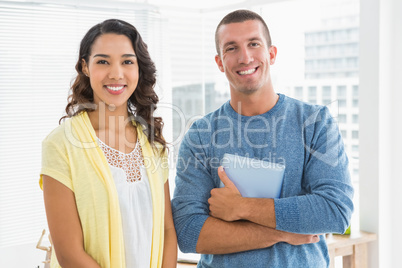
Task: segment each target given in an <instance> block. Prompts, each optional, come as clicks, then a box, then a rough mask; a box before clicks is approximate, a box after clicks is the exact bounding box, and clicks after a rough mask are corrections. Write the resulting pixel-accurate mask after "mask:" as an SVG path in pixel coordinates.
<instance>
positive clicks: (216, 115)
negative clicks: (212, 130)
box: [191, 101, 229, 129]
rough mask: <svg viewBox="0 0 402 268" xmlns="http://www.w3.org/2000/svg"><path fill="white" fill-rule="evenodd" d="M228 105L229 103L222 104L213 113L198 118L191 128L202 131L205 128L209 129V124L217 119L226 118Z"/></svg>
mask: <svg viewBox="0 0 402 268" xmlns="http://www.w3.org/2000/svg"><path fill="white" fill-rule="evenodd" d="M228 105H229V101H227V102H225V103H224V104H222V105H221V106H220V107H219V108H218V109H216V110H215V111H213V112H210V113H207V114H206V115H204V116H203V117H201V118H198V119H197V120H194V121H193V123H192V125H191V128H202V129H204V128H205V127H211V123H212V122H214V121H215V120H217V119H221V118H222V117H224V116H228V114H227V111H226V110H227V109H228V107H227V106H228Z"/></svg>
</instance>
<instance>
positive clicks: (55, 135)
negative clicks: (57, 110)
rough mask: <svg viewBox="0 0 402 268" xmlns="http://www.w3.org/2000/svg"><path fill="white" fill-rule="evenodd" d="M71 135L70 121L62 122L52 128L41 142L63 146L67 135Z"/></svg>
mask: <svg viewBox="0 0 402 268" xmlns="http://www.w3.org/2000/svg"><path fill="white" fill-rule="evenodd" d="M69 132H70V133H71V119H70V118H69V119H66V120H64V121H63V122H62V123H61V124H60V125H58V126H57V127H56V128H54V129H53V130H52V131H51V132H50V133H49V134H48V135H47V136H46V137H45V138H44V140H43V142H51V143H55V144H59V145H61V144H65V143H66V141H67V140H68V135H67V134H68V133H69Z"/></svg>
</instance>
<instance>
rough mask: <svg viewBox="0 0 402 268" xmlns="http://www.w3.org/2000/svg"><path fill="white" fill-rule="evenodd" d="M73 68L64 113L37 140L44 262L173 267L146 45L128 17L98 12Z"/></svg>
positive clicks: (161, 144)
mask: <svg viewBox="0 0 402 268" xmlns="http://www.w3.org/2000/svg"><path fill="white" fill-rule="evenodd" d="M76 70H77V72H78V75H77V77H76V79H75V82H74V83H73V85H72V94H71V95H70V96H69V103H68V104H67V107H66V113H67V116H65V117H63V118H66V117H69V119H67V120H65V121H64V122H63V123H62V124H61V125H60V126H59V127H57V128H56V129H55V130H53V131H52V132H51V133H50V134H49V136H48V137H47V138H46V139H45V140H44V141H43V144H42V146H43V148H42V150H43V152H42V170H41V181H40V182H41V187H42V189H43V192H44V200H45V208H46V215H47V219H48V225H49V230H50V233H51V236H52V240H53V245H54V251H53V252H54V253H53V256H52V260H51V267H59V266H62V267H74V268H77V267H86V268H89V267H103V268H104V267H112V268H120V267H141V268H142V267H176V261H177V240H176V232H175V229H174V226H173V219H172V212H171V206H170V195H169V183H168V180H167V179H168V166H167V152H166V151H167V148H166V141H165V140H164V138H163V136H162V126H163V122H162V119H161V118H160V117H154V116H153V111H154V110H155V108H156V103H157V102H158V97H157V95H156V93H155V91H154V89H153V88H154V85H155V82H156V79H155V76H156V70H155V65H154V63H153V62H152V60H151V58H150V56H149V53H148V51H147V45H146V44H145V43H144V42H143V40H142V38H141V36H140V34H139V33H138V31H137V30H136V28H135V27H134V26H132V25H131V24H129V23H127V22H124V21H121V20H116V19H112V20H106V21H104V22H102V23H100V24H97V25H95V26H94V27H92V28H91V29H90V30H89V31H88V33H87V34H86V35H85V36H84V38H83V40H82V41H81V45H80V51H79V58H78V62H77V64H76ZM63 118H62V119H63ZM56 257H57V259H56Z"/></svg>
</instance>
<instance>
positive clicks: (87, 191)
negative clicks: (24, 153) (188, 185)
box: [39, 112, 169, 268]
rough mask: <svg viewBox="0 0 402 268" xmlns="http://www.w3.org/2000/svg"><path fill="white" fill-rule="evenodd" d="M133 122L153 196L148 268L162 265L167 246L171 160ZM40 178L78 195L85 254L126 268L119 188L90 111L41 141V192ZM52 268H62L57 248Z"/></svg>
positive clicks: (106, 265) (108, 267)
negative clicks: (167, 188)
mask: <svg viewBox="0 0 402 268" xmlns="http://www.w3.org/2000/svg"><path fill="white" fill-rule="evenodd" d="M134 124H135V125H136V126H137V135H138V139H139V142H140V144H141V147H142V153H143V157H144V163H145V167H146V170H147V175H148V178H149V184H150V188H151V195H152V209H153V214H152V216H153V228H152V249H151V265H150V267H151V268H153V267H161V266H162V256H163V242H164V211H165V204H164V183H165V182H166V181H167V178H168V172H169V170H168V164H167V157H166V155H164V156H163V157H160V156H159V155H158V154H157V153H155V151H154V149H153V148H152V147H151V145H150V143H149V142H148V139H147V137H146V136H145V134H144V133H143V130H142V127H141V125H140V124H138V123H134ZM42 175H47V176H50V177H52V178H54V179H56V180H58V181H59V182H61V183H62V184H64V185H65V186H67V187H68V188H70V189H71V190H72V191H73V192H74V195H75V199H76V204H77V209H78V214H79V217H80V221H81V226H82V231H83V236H84V249H85V251H86V252H87V253H88V254H89V255H90V256H91V257H92V258H93V259H95V260H96V261H97V262H98V263H99V265H100V266H101V267H102V268H124V267H125V252H124V241H123V230H122V223H121V215H120V207H119V200H118V196H117V190H116V187H115V184H114V180H113V177H112V174H111V171H110V168H109V165H108V162H107V160H106V158H105V156H104V154H103V152H102V150H101V149H100V148H99V146H98V145H97V137H96V134H95V130H94V129H93V127H92V124H91V122H90V120H89V117H88V114H87V113H86V112H82V113H80V114H78V115H76V116H74V117H72V118H71V119H68V120H66V121H65V122H64V123H63V124H61V125H60V126H58V127H57V128H56V129H55V130H53V131H52V132H51V133H50V134H49V135H48V136H47V137H46V139H45V140H44V141H43V143H42V170H41V176H40V181H39V183H40V187H41V188H42ZM56 250H57V249H56ZM127 254H130V253H129V252H127ZM51 267H60V265H59V264H58V263H57V259H56V256H55V254H54V250H53V254H52V262H51Z"/></svg>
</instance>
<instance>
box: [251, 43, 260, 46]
mask: <svg viewBox="0 0 402 268" xmlns="http://www.w3.org/2000/svg"><path fill="white" fill-rule="evenodd" d="M259 45H260V44H258V43H251V46H252V47H258V46H259Z"/></svg>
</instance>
